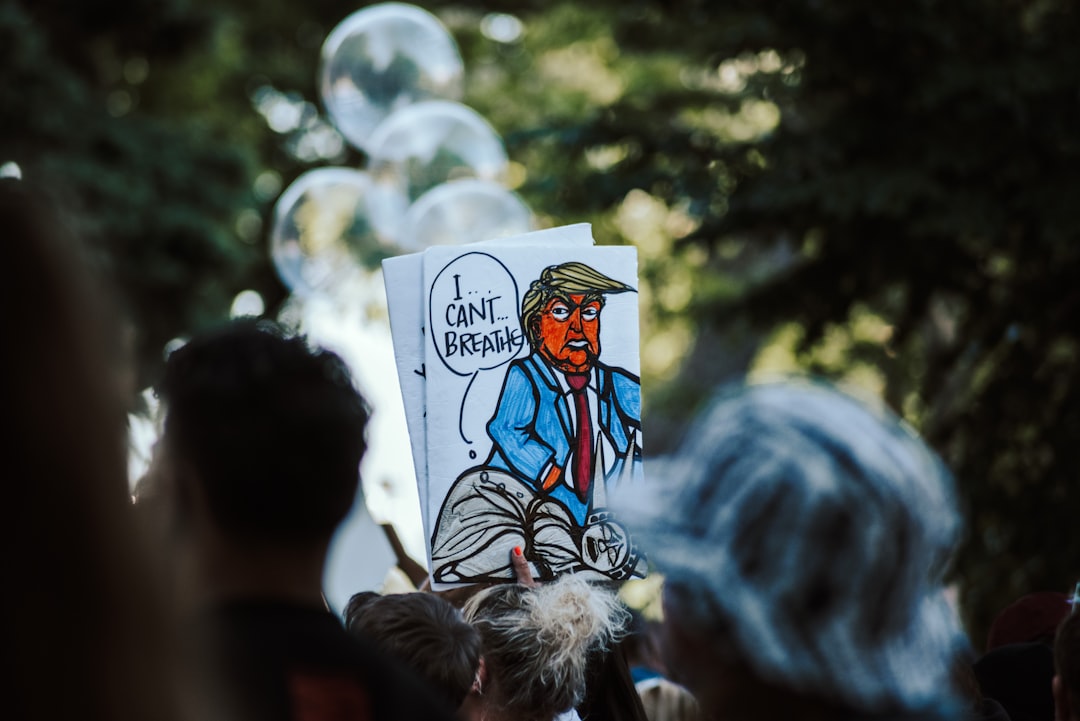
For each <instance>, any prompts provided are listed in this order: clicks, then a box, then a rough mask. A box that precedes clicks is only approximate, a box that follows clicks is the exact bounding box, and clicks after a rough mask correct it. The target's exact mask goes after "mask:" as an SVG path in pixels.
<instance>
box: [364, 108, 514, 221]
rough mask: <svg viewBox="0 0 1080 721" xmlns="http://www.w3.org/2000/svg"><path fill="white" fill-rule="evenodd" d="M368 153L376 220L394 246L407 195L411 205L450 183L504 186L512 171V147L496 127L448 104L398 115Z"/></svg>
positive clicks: (382, 127) (380, 132)
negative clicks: (474, 180)
mask: <svg viewBox="0 0 1080 721" xmlns="http://www.w3.org/2000/svg"><path fill="white" fill-rule="evenodd" d="M368 154H369V164H368V171H369V172H370V173H371V175H372V178H373V180H374V182H375V189H374V190H373V192H372V198H373V205H372V222H373V223H374V225H375V229H376V231H377V232H378V233H379V234H380V236H381V237H382V238H383V239H384V240H386V241H388V242H396V241H397V240H398V237H399V234H400V228H401V220H402V216H403V214H404V212H405V207H400V203H401V198H402V196H404V197H405V199H406V201H405V202H406V207H407V205H408V204H409V203H412V202H413V201H416V200H417V199H419V197H420V196H421V195H423V194H424V193H426V192H427V191H429V190H431V189H432V188H434V187H436V186H438V185H442V184H443V183H445V182H447V181H449V180H459V179H465V178H478V179H481V180H488V181H493V182H499V181H501V180H502V179H503V178H504V177H505V175H506V171H507V167H508V160H507V157H506V149H505V148H504V147H503V143H502V139H501V138H500V137H499V135H498V133H496V132H495V129H494V128H492V127H491V124H490V123H488V122H487V120H485V119H484V118H483V117H482V116H481V115H480V114H479V113H477V112H476V111H475V110H473V109H472V108H469V107H466V106H465V105H462V104H461V103H453V102H449V101H445V100H428V101H425V102H422V103H417V104H415V105H410V106H408V107H406V108H402V109H401V110H398V111H397V112H395V113H394V114H393V115H391V116H390V117H388V118H387V119H386V120H385V121H383V122H382V124H381V125H379V127H378V128H376V129H375V132H374V133H372V136H371V142H370V144H369V150H368ZM395 203H396V204H397V205H395Z"/></svg>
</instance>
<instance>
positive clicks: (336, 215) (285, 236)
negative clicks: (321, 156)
mask: <svg viewBox="0 0 1080 721" xmlns="http://www.w3.org/2000/svg"><path fill="white" fill-rule="evenodd" d="M371 186H372V182H371V177H370V176H369V175H368V174H367V173H365V172H363V171H360V170H353V169H352V168H334V167H328V168H316V169H315V170H309V171H307V172H306V173H304V174H302V175H300V176H299V177H298V178H296V180H294V181H293V182H292V183H291V184H290V185H289V187H288V188H286V189H285V192H283V193H282V194H281V196H280V197H279V198H278V201H277V203H276V204H275V206H274V223H273V227H272V228H271V231H270V253H271V257H272V258H273V261H274V266H275V267H276V269H277V272H278V275H279V276H280V277H281V280H282V282H284V283H285V285H286V286H287V287H288V288H289V289H290V290H291V291H293V292H294V293H297V294H300V295H310V294H312V293H315V292H317V291H327V290H330V289H332V288H333V287H334V286H335V285H336V284H340V283H341V282H342V281H343V280H344V279H345V278H347V277H348V276H349V275H352V274H355V273H356V272H357V269H358V267H360V266H361V265H363V263H364V262H365V261H368V262H377V261H378V260H381V258H382V257H385V256H386V255H388V253H387V252H386V250H385V249H382V248H380V246H379V242H378V238H377V236H376V235H375V233H374V231H373V230H372V227H371V223H370V218H369V210H368V194H369V192H370V190H371Z"/></svg>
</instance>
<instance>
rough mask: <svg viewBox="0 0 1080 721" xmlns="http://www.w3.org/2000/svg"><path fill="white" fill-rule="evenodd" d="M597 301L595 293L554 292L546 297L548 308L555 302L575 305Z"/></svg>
mask: <svg viewBox="0 0 1080 721" xmlns="http://www.w3.org/2000/svg"><path fill="white" fill-rule="evenodd" d="M599 302H600V296H599V295H598V294H596V293H556V294H554V295H553V296H551V298H549V299H548V302H547V307H548V308H550V307H551V306H553V305H555V304H556V303H563V304H564V305H571V306H575V305H592V304H593V303H599Z"/></svg>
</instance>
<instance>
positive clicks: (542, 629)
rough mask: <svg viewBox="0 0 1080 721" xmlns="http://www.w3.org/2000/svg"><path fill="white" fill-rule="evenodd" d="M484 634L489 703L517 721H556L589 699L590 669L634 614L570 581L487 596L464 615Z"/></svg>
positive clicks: (597, 589) (604, 593)
mask: <svg viewBox="0 0 1080 721" xmlns="http://www.w3.org/2000/svg"><path fill="white" fill-rule="evenodd" d="M462 610H463V612H464V614H465V618H466V620H468V621H469V622H471V623H472V624H473V625H474V626H476V628H477V629H478V630H479V631H480V636H481V639H482V649H483V651H482V652H483V657H484V663H485V666H486V668H487V672H488V684H489V685H488V688H487V689H485V695H490V696H491V697H492V702H493V703H496V704H498V705H499V706H500V707H501V708H502V710H503V711H505V712H508V713H510V714H512V715H513V716H514V717H515V718H519V719H530V720H540V719H551V718H554V717H555V716H556V715H557V714H560V713H565V712H566V711H569V710H570V709H571V708H573V707H575V706H577V705H578V704H580V703H581V701H582V700H583V699H584V697H585V680H586V674H587V669H588V666H589V663H590V661H592V660H593V659H595V658H596V656H597V654H600V653H603V652H605V651H607V650H608V649H609V648H610V647H611V645H612V644H613V643H614V642H615V641H617V640H618V639H619V638H621V637H622V636H623V635H624V634H625V632H626V631H625V629H626V627H627V622H628V620H629V612H628V611H627V609H626V607H625V606H623V604H622V603H621V602H620V601H619V598H618V596H617V595H616V594H615V593H614V592H613V591H611V590H609V589H607V588H604V587H601V586H598V585H594V584H592V583H590V582H588V581H586V580H585V579H583V578H581V577H578V576H574V575H565V576H561V577H559V578H558V579H556V580H554V581H552V582H551V583H547V584H543V585H540V586H537V587H535V588H529V587H526V586H522V585H517V584H505V585H499V586H494V587H492V588H488V589H485V590H484V591H481V592H480V593H478V594H477V595H475V596H473V597H472V598H470V599H469V601H468V602H467V603H466V604H465V607H464V608H463V609H462Z"/></svg>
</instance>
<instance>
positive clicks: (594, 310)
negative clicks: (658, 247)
mask: <svg viewBox="0 0 1080 721" xmlns="http://www.w3.org/2000/svg"><path fill="white" fill-rule="evenodd" d="M625 292H634V288H632V287H630V286H629V285H626V284H625V283H621V282H619V281H617V280H614V279H612V278H609V277H607V276H606V275H604V274H602V273H600V272H598V271H596V270H594V269H593V268H591V267H589V266H587V265H585V264H583V263H576V262H571V263H563V264H561V265H554V266H550V267H548V268H545V269H544V271H543V272H542V273H541V274H540V277H539V279H537V280H535V281H533V282H532V284H531V285H530V286H529V289H528V291H527V292H526V293H525V296H524V297H523V298H522V303H521V324H522V326H523V328H524V330H525V334H526V336H527V337H528V339H529V344H530V348H531V351H532V352H531V353H530V354H529V355H528V356H527V357H526V358H521V359H518V360H515V361H514V362H513V363H511V365H510V367H509V369H508V370H507V373H506V380H505V381H504V384H503V388H502V392H501V395H500V397H499V402H498V407H497V408H496V410H495V414H494V416H493V417H492V419H491V421H490V422H489V423H488V426H487V429H488V434H489V435H490V436H491V440H492V442H493V445H492V450H491V456H490V457H489V458H488V460H487V464H486V465H487V466H488V467H490V468H494V469H502V470H506V471H508V472H510V473H512V474H514V475H515V476H517V477H519V478H521V479H522V480H524V481H526V482H527V483H528V484H530V485H532V486H533V487H534V488H535V489H536V490H537V491H538V492H541V493H542V494H548V495H549V496H550V497H551V498H554V499H557V500H558V501H560V502H561V503H563V504H564V505H565V506H566V507H567V509H568V510H569V511H570V513H571V514H572V516H573V518H574V520H576V522H577V523H578V524H581V525H584V524H585V523H586V520H587V518H588V516H589V513H590V512H591V511H593V509H594V508H599V507H601V506H602V505H603V499H604V494H605V492H606V490H607V487H608V486H610V485H612V484H615V483H617V482H619V481H620V480H622V479H624V478H627V477H633V476H637V475H639V474H640V472H641V470H640V469H641V450H640V433H641V386H640V381H639V380H638V377H637V376H635V375H633V374H631V373H628V372H627V371H625V370H623V369H620V368H613V367H611V366H608V365H605V364H604V363H602V362H600V360H599V357H600V314H601V311H602V309H603V307H604V299H605V296H606V295H609V294H613V293H625Z"/></svg>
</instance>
